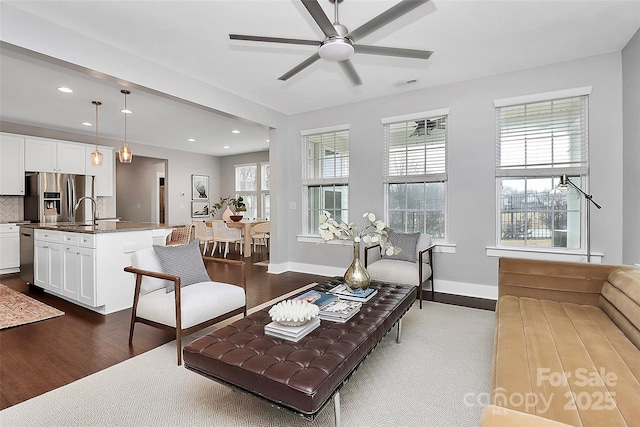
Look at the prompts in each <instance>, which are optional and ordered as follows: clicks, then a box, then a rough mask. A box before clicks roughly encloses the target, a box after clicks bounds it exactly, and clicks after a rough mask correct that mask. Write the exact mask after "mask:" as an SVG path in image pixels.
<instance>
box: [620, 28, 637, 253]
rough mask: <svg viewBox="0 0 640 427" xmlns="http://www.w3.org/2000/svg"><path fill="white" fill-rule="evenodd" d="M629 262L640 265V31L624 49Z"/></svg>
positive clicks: (626, 247) (625, 240)
mask: <svg viewBox="0 0 640 427" xmlns="http://www.w3.org/2000/svg"><path fill="white" fill-rule="evenodd" d="M622 73H623V74H622V103H623V108H624V128H623V129H624V164H623V166H624V183H623V185H624V186H623V188H624V219H623V221H624V222H623V224H624V225H623V229H624V234H623V248H624V250H623V254H624V255H623V257H622V262H624V263H625V264H640V173H638V170H639V169H640V30H638V31H637V32H636V34H635V35H634V36H633V37H632V38H631V41H629V43H628V44H627V46H626V47H625V48H624V50H623V51H622Z"/></svg>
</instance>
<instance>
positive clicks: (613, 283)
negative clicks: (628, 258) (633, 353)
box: [599, 268, 640, 348]
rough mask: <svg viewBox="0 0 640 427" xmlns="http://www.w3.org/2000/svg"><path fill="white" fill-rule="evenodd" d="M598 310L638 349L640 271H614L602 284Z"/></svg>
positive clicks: (639, 342) (639, 341) (639, 345)
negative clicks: (602, 311) (600, 309)
mask: <svg viewBox="0 0 640 427" xmlns="http://www.w3.org/2000/svg"><path fill="white" fill-rule="evenodd" d="M599 305H600V308H602V310H604V312H605V313H607V315H608V316H609V317H610V318H611V320H613V322H614V323H615V324H616V325H617V326H618V327H619V328H620V329H621V330H622V331H623V332H624V334H625V335H626V336H627V337H628V338H629V339H630V340H631V341H632V342H633V343H634V344H635V346H636V347H638V348H640V269H628V268H620V269H616V270H614V271H613V272H611V274H610V275H609V277H607V281H606V282H605V283H604V286H603V287H602V295H601V296H600V302H599Z"/></svg>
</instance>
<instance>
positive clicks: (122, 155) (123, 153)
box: [118, 143, 133, 163]
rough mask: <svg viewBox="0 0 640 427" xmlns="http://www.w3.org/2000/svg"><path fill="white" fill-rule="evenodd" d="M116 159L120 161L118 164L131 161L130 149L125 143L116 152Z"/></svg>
mask: <svg viewBox="0 0 640 427" xmlns="http://www.w3.org/2000/svg"><path fill="white" fill-rule="evenodd" d="M118 158H119V159H120V163H131V159H132V158H133V154H132V153H131V148H129V146H128V145H127V144H126V143H125V144H123V145H122V147H121V148H120V151H118Z"/></svg>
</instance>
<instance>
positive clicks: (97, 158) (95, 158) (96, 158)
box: [91, 147, 102, 166]
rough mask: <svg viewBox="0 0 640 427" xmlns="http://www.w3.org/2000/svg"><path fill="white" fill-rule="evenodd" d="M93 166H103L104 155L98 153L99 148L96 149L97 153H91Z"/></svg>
mask: <svg viewBox="0 0 640 427" xmlns="http://www.w3.org/2000/svg"><path fill="white" fill-rule="evenodd" d="M91 164H92V165H93V166H102V153H101V152H99V151H98V147H96V151H94V152H93V153H91Z"/></svg>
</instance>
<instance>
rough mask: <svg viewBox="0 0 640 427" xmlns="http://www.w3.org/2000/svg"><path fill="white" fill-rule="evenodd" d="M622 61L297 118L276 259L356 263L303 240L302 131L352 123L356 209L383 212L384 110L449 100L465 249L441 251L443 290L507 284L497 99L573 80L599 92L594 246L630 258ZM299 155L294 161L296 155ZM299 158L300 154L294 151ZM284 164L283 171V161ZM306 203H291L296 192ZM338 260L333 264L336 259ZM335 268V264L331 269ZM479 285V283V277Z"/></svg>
mask: <svg viewBox="0 0 640 427" xmlns="http://www.w3.org/2000/svg"><path fill="white" fill-rule="evenodd" d="M621 68H622V66H621V54H620V53H614V54H609V55H601V56H596V57H591V58H586V59H582V60H576V61H570V62H565V63H560V64H554V65H550V66H546V67H540V68H535V69H528V70H524V71H517V72H512V73H507V74H503V75H497V76H490V77H485V78H480V79H475V80H470V81H465V82H460V83H455V84H449V85H445V86H440V87H435V88H429V89H424V90H414V91H410V92H405V93H401V94H398V95H395V96H390V97H385V98H380V99H375V100H371V101H364V102H359V103H354V104H350V105H345V106H341V107H335V108H331V109H327V110H320V111H313V112H309V113H304V114H298V115H295V116H291V117H290V118H289V122H288V127H287V129H286V133H285V134H284V135H282V134H281V135H280V138H281V141H280V144H284V145H285V149H284V150H278V151H279V152H278V153H277V157H278V161H280V162H282V163H283V164H287V165H288V166H291V167H287V168H286V171H283V172H284V174H285V175H284V176H285V179H284V181H285V182H286V188H287V192H286V197H285V198H283V199H281V200H278V206H279V208H280V210H281V212H282V211H284V212H288V220H287V230H286V239H287V243H288V252H287V253H286V255H285V254H278V257H277V258H276V259H273V256H272V262H274V263H276V264H277V263H283V262H285V261H286V262H287V263H288V265H294V266H296V265H302V266H306V265H323V266H327V267H338V268H343V269H346V268H347V266H348V264H349V262H350V250H351V248H350V247H336V246H333V245H331V246H330V245H316V244H313V243H300V242H298V241H297V239H296V235H297V234H299V233H301V231H302V212H301V210H300V207H301V206H302V189H301V169H300V168H301V167H300V163H301V162H300V160H299V159H301V143H300V140H301V138H300V131H302V130H305V129H313V128H320V127H325V126H333V125H339V124H349V125H350V126H351V129H350V181H349V185H350V190H349V193H350V210H351V217H352V218H357V217H358V216H359V214H360V213H362V212H365V211H373V212H375V213H376V214H378V215H382V214H383V209H384V195H383V184H382V166H383V133H382V125H381V123H380V119H381V118H384V117H392V116H396V115H402V114H409V113H414V112H421V111H427V110H433V109H438V108H444V107H449V108H450V115H449V123H448V125H449V152H448V154H449V164H448V167H449V182H448V212H449V213H448V242H449V243H453V244H455V245H456V253H455V254H448V253H438V254H436V256H435V277H436V290H444V291H446V290H447V289H449V290H451V289H453V288H455V289H458V291H459V290H460V288H461V287H462V288H466V289H467V290H466V291H465V290H463V291H462V293H467V294H470V295H477V296H487V292H489V293H495V289H494V290H487V288H486V286H473V285H488V286H492V287H495V286H496V284H497V259H496V258H492V257H488V256H487V255H486V252H485V248H486V247H487V246H492V245H495V244H496V180H495V109H494V106H493V100H494V99H501V98H508V97H513V96H518V95H527V94H533V93H541V92H548V91H555V90H562V89H568V88H575V87H582V86H593V91H592V94H591V96H590V155H591V186H590V189H589V191H590V192H592V193H593V195H594V199H596V200H597V201H598V202H599V203H600V204H601V205H602V206H603V209H602V211H597V212H593V211H592V213H593V215H592V251H593V252H602V253H604V258H603V262H605V263H611V264H617V263H621V262H622V226H621V224H622V208H623V204H622V189H621V187H620V185H619V182H620V180H621V179H622V154H623V152H622V148H623V147H622V78H621V75H622V69H621ZM287 158H288V159H290V160H289V162H288V163H287V162H286V159H287ZM291 160H293V161H291ZM279 173H280V171H279ZM291 201H293V202H295V203H296V209H295V210H293V209H290V207H292V206H290V202H291ZM329 270H330V269H329ZM331 271H334V270H331ZM469 285H470V286H469Z"/></svg>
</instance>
